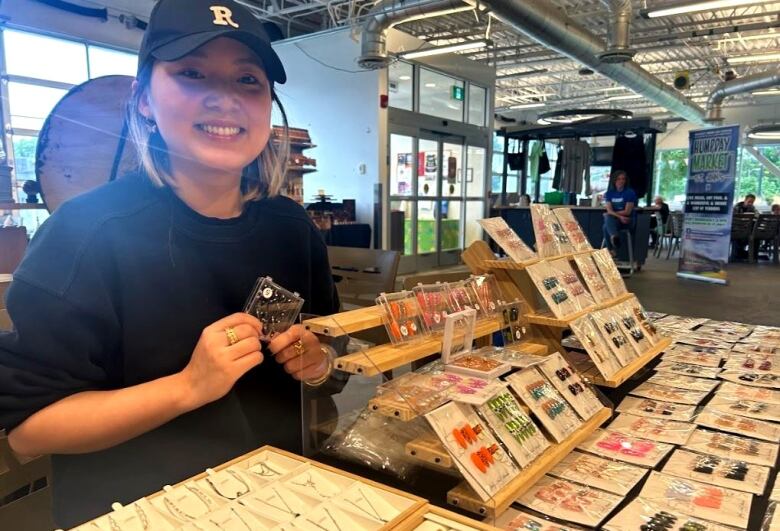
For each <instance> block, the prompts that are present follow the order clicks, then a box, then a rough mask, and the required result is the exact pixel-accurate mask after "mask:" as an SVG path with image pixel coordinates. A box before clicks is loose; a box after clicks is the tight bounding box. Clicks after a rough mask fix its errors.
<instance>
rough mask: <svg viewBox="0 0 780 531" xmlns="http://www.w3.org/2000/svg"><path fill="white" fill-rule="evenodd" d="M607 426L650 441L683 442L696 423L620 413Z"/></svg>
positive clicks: (690, 433)
mask: <svg viewBox="0 0 780 531" xmlns="http://www.w3.org/2000/svg"><path fill="white" fill-rule="evenodd" d="M609 427H610V429H614V430H618V431H621V432H624V433H631V434H632V435H636V436H637V437H642V438H643V439H649V440H651V441H658V442H662V443H668V444H685V443H687V442H688V439H690V437H691V435H692V434H693V430H695V429H696V424H693V423H691V422H680V421H676V420H667V419H659V418H653V417H639V416H636V415H631V414H629V413H621V414H619V415H618V416H617V417H615V419H614V420H613V421H612V423H611V424H610V425H609Z"/></svg>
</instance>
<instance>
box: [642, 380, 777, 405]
mask: <svg viewBox="0 0 780 531" xmlns="http://www.w3.org/2000/svg"><path fill="white" fill-rule="evenodd" d="M645 381H646V382H648V383H652V384H656V385H665V386H667V387H676V388H677V389H690V390H691V391H704V392H706V393H710V392H712V391H713V390H714V389H715V388H716V387H717V386H718V381H717V380H712V379H709V378H697V377H695V376H683V375H682V374H676V373H672V372H657V373H655V374H654V375H653V376H651V377H650V378H648V379H647V380H645ZM779 403H780V402H779Z"/></svg>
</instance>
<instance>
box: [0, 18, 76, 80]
mask: <svg viewBox="0 0 780 531" xmlns="http://www.w3.org/2000/svg"><path fill="white" fill-rule="evenodd" d="M3 45H4V47H5V65H6V70H7V73H8V74H9V75H12V76H24V77H29V78H35V79H45V80H48V81H56V82H59V83H69V84H71V85H78V84H79V83H83V82H84V81H86V80H87V50H86V49H85V47H84V45H83V44H80V43H78V42H74V41H68V40H65V39H55V38H54V37H47V36H45V35H38V34H36V33H27V32H22V31H16V30H4V31H3Z"/></svg>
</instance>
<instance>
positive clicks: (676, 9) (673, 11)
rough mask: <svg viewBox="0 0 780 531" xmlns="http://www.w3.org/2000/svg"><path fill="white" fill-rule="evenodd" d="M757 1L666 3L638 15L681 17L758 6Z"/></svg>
mask: <svg viewBox="0 0 780 531" xmlns="http://www.w3.org/2000/svg"><path fill="white" fill-rule="evenodd" d="M759 3H761V2H759V1H757V0H694V1H688V2H680V1H679V0H676V1H674V2H667V3H665V4H663V5H657V6H654V7H649V8H646V9H642V10H640V12H639V13H640V15H642V16H643V17H645V18H657V17H669V16H672V15H682V14H685V13H696V12H698V11H714V10H716V9H729V8H732V7H739V6H746V5H748V4H759Z"/></svg>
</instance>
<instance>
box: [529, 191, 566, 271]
mask: <svg viewBox="0 0 780 531" xmlns="http://www.w3.org/2000/svg"><path fill="white" fill-rule="evenodd" d="M531 221H532V222H533V225H534V235H535V236H536V249H537V250H538V251H539V257H540V258H552V257H556V256H560V255H562V254H569V253H573V252H574V246H573V245H572V243H571V241H570V240H569V236H568V235H567V234H566V232H565V231H564V230H563V226H562V225H561V223H560V222H559V221H558V218H556V217H555V215H554V214H553V213H552V212H551V211H550V207H549V206H547V205H545V204H533V205H531Z"/></svg>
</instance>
